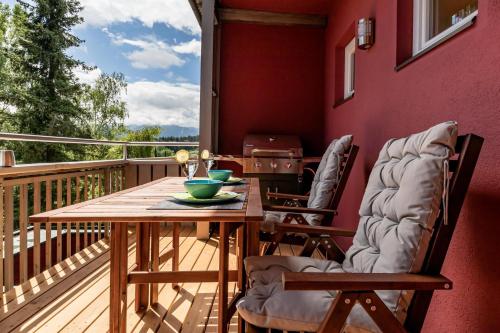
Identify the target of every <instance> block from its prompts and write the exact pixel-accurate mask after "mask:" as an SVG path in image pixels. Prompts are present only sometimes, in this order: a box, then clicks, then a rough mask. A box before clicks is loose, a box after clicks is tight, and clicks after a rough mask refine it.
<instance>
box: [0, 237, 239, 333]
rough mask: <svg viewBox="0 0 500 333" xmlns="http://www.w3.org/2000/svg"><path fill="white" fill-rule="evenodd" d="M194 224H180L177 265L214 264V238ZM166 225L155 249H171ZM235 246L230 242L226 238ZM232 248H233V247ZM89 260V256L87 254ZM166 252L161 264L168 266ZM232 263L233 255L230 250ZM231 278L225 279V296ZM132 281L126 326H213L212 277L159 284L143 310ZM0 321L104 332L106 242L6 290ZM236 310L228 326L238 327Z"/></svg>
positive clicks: (23, 328)
mask: <svg viewBox="0 0 500 333" xmlns="http://www.w3.org/2000/svg"><path fill="white" fill-rule="evenodd" d="M195 236H196V230H195V229H194V228H192V227H185V228H183V229H182V230H181V238H180V242H181V244H180V269H186V270H206V269H210V270H212V269H213V270H216V269H217V267H218V262H219V249H218V241H217V239H216V238H212V239H210V240H208V241H199V240H197V239H196V237H195ZM134 239H135V237H134V235H132V236H131V240H130V242H129V252H128V257H129V267H131V266H132V263H133V261H134V258H135V242H133V240H134ZM171 242H172V234H171V229H170V228H164V229H162V231H161V239H160V251H161V253H166V251H168V250H169V249H170V246H171ZM231 246H234V244H231ZM233 252H234V251H233ZM89 258H90V259H91V260H90V259H89ZM171 260H172V259H171V258H169V259H168V260H166V261H165V262H164V263H162V264H161V267H162V268H163V269H164V270H167V269H170V268H171ZM229 264H230V267H231V269H236V257H235V255H234V254H231V255H230V258H229ZM235 289H236V283H234V282H232V283H230V285H229V297H230V298H231V296H232V295H233V294H234V292H235ZM134 294H135V293H134V286H133V285H129V286H128V311H127V326H128V327H127V328H128V332H141V333H142V332H190V333H191V332H215V331H216V323H217V297H216V296H217V283H214V282H211V283H184V284H182V285H181V289H180V291H177V290H174V289H173V288H172V287H171V285H170V284H160V285H159V305H158V306H156V307H153V308H151V309H150V310H148V311H146V312H145V313H143V314H139V315H138V314H136V313H135V312H134ZM2 309H3V310H2V312H0V327H1V331H2V333H4V332H5V333H6V332H39V333H40V332H68V333H76V332H99V333H102V332H106V331H107V330H108V323H109V320H108V314H109V248H108V246H107V244H106V243H105V241H101V242H100V243H99V246H94V247H93V248H91V249H85V250H83V252H81V253H79V254H77V255H75V256H74V258H68V259H67V262H66V263H64V264H62V265H61V266H60V267H57V268H51V269H50V270H49V271H45V272H42V273H41V275H40V276H38V277H36V278H33V279H31V280H30V281H28V282H27V283H26V284H25V285H24V286H20V287H18V288H16V290H15V291H12V292H11V293H10V294H9V295H5V296H4V299H3V303H2ZM236 324H237V318H236V316H235V317H234V318H233V320H232V321H231V330H230V332H236V331H237V326H236Z"/></svg>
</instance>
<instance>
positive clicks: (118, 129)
mask: <svg viewBox="0 0 500 333" xmlns="http://www.w3.org/2000/svg"><path fill="white" fill-rule="evenodd" d="M126 89H127V81H126V80H125V76H124V75H123V74H122V73H112V74H110V75H109V74H105V73H103V74H101V75H100V76H99V78H98V79H97V80H96V82H95V83H94V84H93V85H86V86H85V88H84V90H83V95H82V99H81V104H82V108H83V109H84V110H85V112H86V117H85V119H83V122H84V123H83V124H82V125H81V126H82V127H83V128H86V131H87V132H88V133H90V136H91V137H92V138H94V139H105V140H115V139H117V138H118V137H120V136H121V135H122V134H123V133H124V132H125V125H124V121H125V118H126V117H127V115H128V113H127V107H126V103H125V102H124V101H123V99H122V96H123V93H126ZM108 150H109V148H108V147H105V146H93V147H89V148H88V149H87V156H86V158H87V159H102V158H106V157H108V155H109V154H108Z"/></svg>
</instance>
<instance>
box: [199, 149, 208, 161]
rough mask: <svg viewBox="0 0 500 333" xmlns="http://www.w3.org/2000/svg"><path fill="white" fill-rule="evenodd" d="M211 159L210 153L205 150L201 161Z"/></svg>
mask: <svg viewBox="0 0 500 333" xmlns="http://www.w3.org/2000/svg"><path fill="white" fill-rule="evenodd" d="M209 158H210V152H209V151H208V149H205V150H203V151H202V152H201V159H202V160H208V159H209Z"/></svg>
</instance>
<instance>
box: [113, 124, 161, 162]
mask: <svg viewBox="0 0 500 333" xmlns="http://www.w3.org/2000/svg"><path fill="white" fill-rule="evenodd" d="M160 133H161V128H160V127H144V128H141V129H139V130H136V131H130V130H129V131H127V134H126V135H125V137H123V138H121V139H122V140H125V141H158V138H159V137H160ZM128 157H129V158H147V157H155V147H129V148H128ZM108 158H122V151H121V147H118V146H116V147H113V148H111V149H110V150H109V154H108Z"/></svg>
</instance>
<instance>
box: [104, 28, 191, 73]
mask: <svg viewBox="0 0 500 333" xmlns="http://www.w3.org/2000/svg"><path fill="white" fill-rule="evenodd" d="M103 31H104V32H105V33H106V34H107V35H108V37H109V38H111V40H112V42H113V44H115V45H129V46H132V47H134V48H137V50H134V51H132V52H129V53H125V54H124V55H125V57H126V58H127V59H128V60H130V64H131V65H132V67H134V68H138V69H152V68H162V69H168V68H170V67H172V66H177V67H180V66H183V65H184V64H185V63H186V61H185V60H184V59H182V58H181V57H180V56H179V54H195V55H199V54H200V53H201V50H200V47H201V42H200V41H198V40H196V39H193V40H191V41H189V42H184V43H180V44H176V45H170V44H168V43H165V42H164V41H161V40H158V39H156V37H155V36H146V37H144V38H143V39H129V38H125V37H123V36H122V35H119V34H115V33H112V32H110V31H109V30H108V29H107V28H103Z"/></svg>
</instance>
